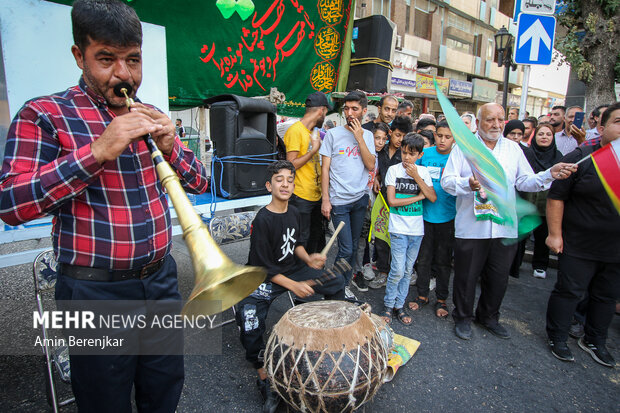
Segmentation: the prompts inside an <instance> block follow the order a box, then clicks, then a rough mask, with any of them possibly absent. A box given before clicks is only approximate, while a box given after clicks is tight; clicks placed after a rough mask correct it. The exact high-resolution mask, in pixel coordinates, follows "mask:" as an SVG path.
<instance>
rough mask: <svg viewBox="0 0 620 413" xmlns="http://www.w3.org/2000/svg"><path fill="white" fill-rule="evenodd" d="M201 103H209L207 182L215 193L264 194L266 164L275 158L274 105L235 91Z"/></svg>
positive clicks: (230, 195) (235, 195) (232, 196)
mask: <svg viewBox="0 0 620 413" xmlns="http://www.w3.org/2000/svg"><path fill="white" fill-rule="evenodd" d="M204 103H205V105H207V107H209V123H210V127H211V128H210V129H211V141H212V142H213V147H214V149H213V159H212V161H211V162H212V163H213V176H212V177H211V185H215V189H216V191H217V194H218V196H221V197H224V198H228V199H237V198H246V197H250V196H257V195H266V194H268V193H269V192H268V191H267V189H266V188H265V182H267V164H268V163H270V162H271V161H275V160H276V158H277V155H276V154H275V153H276V152H277V149H276V144H277V137H276V107H275V105H274V104H272V103H271V102H269V101H266V100H262V99H251V98H246V97H243V96H236V95H220V96H215V97H213V98H209V99H207V100H205V102H204ZM218 159H221V162H220V161H218Z"/></svg>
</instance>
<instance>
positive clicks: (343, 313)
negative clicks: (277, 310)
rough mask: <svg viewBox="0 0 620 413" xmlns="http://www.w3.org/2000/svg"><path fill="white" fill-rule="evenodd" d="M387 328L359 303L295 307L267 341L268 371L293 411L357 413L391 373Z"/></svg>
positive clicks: (326, 303) (283, 318)
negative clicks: (388, 369) (389, 369)
mask: <svg viewBox="0 0 620 413" xmlns="http://www.w3.org/2000/svg"><path fill="white" fill-rule="evenodd" d="M382 331H383V332H384V331H385V330H384V328H383V326H382V325H381V324H380V323H378V322H377V320H376V319H375V320H373V319H371V318H370V316H369V314H367V313H366V312H365V311H363V310H361V309H360V307H358V306H356V305H355V304H352V303H348V302H344V301H315V302H311V303H306V304H302V305H298V306H296V307H293V308H291V309H290V310H289V311H288V312H286V314H284V316H282V318H281V319H280V321H279V322H278V323H277V324H276V326H275V327H274V328H273V331H272V333H271V335H270V337H269V341H268V342H267V348H266V351H265V368H266V370H267V373H268V374H269V377H270V379H271V382H272V384H273V385H274V387H275V390H276V391H277V392H278V394H279V395H280V396H281V397H282V398H283V399H284V400H285V401H286V402H287V403H288V404H289V405H290V406H292V407H293V408H295V409H297V410H300V411H308V412H330V413H332V412H351V411H353V410H355V409H357V408H359V407H360V406H361V405H362V404H364V403H365V402H367V401H368V400H370V399H371V398H372V397H373V396H374V395H375V393H376V392H377V390H378V389H379V387H380V386H381V384H383V379H384V375H385V373H386V369H387V360H388V348H387V345H386V342H385V338H382V336H381V334H382Z"/></svg>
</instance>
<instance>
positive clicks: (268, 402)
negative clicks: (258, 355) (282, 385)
mask: <svg viewBox="0 0 620 413" xmlns="http://www.w3.org/2000/svg"><path fill="white" fill-rule="evenodd" d="M256 385H257V386H258V390H259V391H260V394H261V395H262V396H263V413H274V412H275V411H276V409H277V408H278V405H279V404H280V396H278V393H276V392H275V390H273V389H272V388H271V384H270V383H269V379H265V380H261V379H258V380H256Z"/></svg>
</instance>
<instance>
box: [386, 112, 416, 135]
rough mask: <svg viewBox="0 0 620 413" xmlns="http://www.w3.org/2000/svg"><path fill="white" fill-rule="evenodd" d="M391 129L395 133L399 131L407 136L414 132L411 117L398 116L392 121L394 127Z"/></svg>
mask: <svg viewBox="0 0 620 413" xmlns="http://www.w3.org/2000/svg"><path fill="white" fill-rule="evenodd" d="M390 129H392V130H393V131H395V130H396V129H398V130H399V131H401V132H402V133H405V134H407V133H409V132H411V131H412V130H413V125H412V124H411V119H409V117H407V116H396V117H395V118H394V120H393V121H392V125H391V126H390Z"/></svg>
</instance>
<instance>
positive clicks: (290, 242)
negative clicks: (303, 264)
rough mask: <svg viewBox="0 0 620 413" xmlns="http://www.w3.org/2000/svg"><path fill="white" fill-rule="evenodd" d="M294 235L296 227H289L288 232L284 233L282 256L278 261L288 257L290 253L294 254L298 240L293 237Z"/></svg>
mask: <svg viewBox="0 0 620 413" xmlns="http://www.w3.org/2000/svg"><path fill="white" fill-rule="evenodd" d="M294 235H295V228H287V229H286V234H282V240H284V243H283V244H282V246H281V247H280V249H281V250H282V257H281V258H280V259H279V260H278V262H280V261H282V260H283V259H285V258H286V257H288V256H289V254H290V255H293V248H294V247H295V243H296V242H297V240H296V239H295V238H293V236H294Z"/></svg>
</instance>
